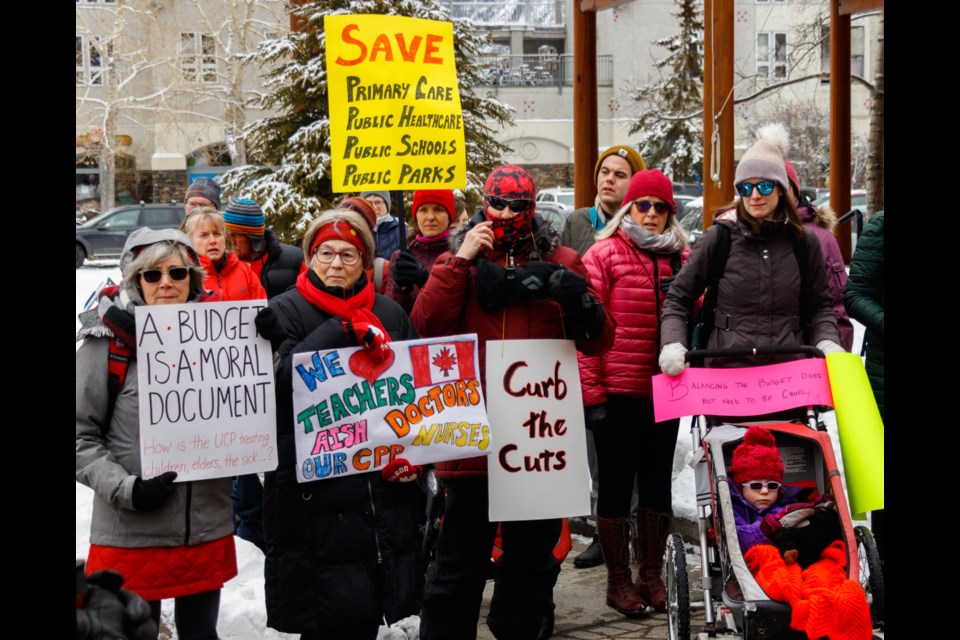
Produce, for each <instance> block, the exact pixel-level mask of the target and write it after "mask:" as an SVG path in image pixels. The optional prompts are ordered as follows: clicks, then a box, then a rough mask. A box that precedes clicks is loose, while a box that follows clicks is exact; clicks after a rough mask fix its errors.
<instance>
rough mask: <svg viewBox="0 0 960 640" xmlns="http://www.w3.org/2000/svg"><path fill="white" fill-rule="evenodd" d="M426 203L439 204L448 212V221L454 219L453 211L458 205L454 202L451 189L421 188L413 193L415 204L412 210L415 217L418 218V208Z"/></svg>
mask: <svg viewBox="0 0 960 640" xmlns="http://www.w3.org/2000/svg"><path fill="white" fill-rule="evenodd" d="M425 204H438V205H440V206H441V207H443V208H444V210H445V211H446V212H447V222H448V223H449V222H450V220H453V211H454V209H455V208H456V205H455V204H454V202H453V191H450V190H449V189H440V190H436V191H434V190H430V189H421V190H420V191H414V193H413V206H412V207H411V209H410V211H411V212H412V213H413V219H414V220H416V219H417V209H419V208H420V207H421V206H422V205H425Z"/></svg>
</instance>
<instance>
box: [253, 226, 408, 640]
mask: <svg viewBox="0 0 960 640" xmlns="http://www.w3.org/2000/svg"><path fill="white" fill-rule="evenodd" d="M303 253H304V258H305V261H306V263H307V270H306V271H304V272H303V273H301V274H300V275H299V277H298V278H297V284H296V287H295V288H294V289H291V290H289V291H287V292H285V293H283V294H281V295H279V296H277V297H274V298H272V299H271V300H270V302H269V305H268V306H267V308H266V309H264V310H262V311H261V312H260V314H259V315H258V316H257V329H258V331H259V332H260V334H261V335H263V336H265V337H267V338H268V339H269V340H270V341H271V343H272V345H273V350H274V363H275V365H276V388H277V449H278V456H279V465H278V466H277V470H276V471H273V472H270V473H267V474H266V478H265V482H264V533H265V534H266V544H267V557H266V565H265V569H264V573H265V579H266V602H267V625H268V626H270V627H272V628H274V629H276V630H278V631H282V632H285V633H299V634H301V636H300V637H301V638H302V639H303V640H310V639H313V638H321V637H322V638H324V639H325V640H327V639H333V638H343V639H348V638H349V639H350V640H353V639H360V640H363V639H369V640H374V639H375V638H376V637H377V633H378V630H379V627H380V625H381V624H382V623H383V620H384V619H386V622H387V623H393V622H395V621H397V620H400V619H402V618H404V617H407V616H410V615H414V614H416V613H417V612H418V611H419V608H420V590H419V588H418V587H419V585H420V584H422V579H421V577H422V575H423V567H422V566H421V565H420V563H419V559H418V551H419V530H418V525H419V524H420V520H421V519H422V516H423V513H424V496H423V492H422V491H421V490H420V489H419V487H418V486H417V483H416V482H410V481H411V480H414V479H415V478H416V472H417V470H416V468H415V467H411V466H410V465H408V464H407V465H405V464H404V462H405V461H402V460H396V461H394V463H391V464H390V465H388V466H387V467H386V468H385V469H384V470H383V471H382V472H380V471H374V472H370V473H363V474H356V475H349V476H344V477H337V478H330V479H325V480H321V481H315V482H308V483H303V484H300V483H298V482H297V477H296V471H295V466H296V446H295V443H294V434H293V425H294V416H293V400H292V393H293V387H292V366H291V361H292V358H293V355H294V354H297V353H304V352H307V353H309V352H314V351H324V350H328V349H335V348H338V347H355V346H362V347H364V349H366V351H367V353H368V354H369V356H370V357H371V358H374V359H377V358H381V357H385V355H386V354H387V353H388V352H389V348H388V347H387V343H388V342H390V341H391V340H411V339H415V338H416V337H417V334H416V332H415V331H414V330H413V327H412V326H411V324H410V320H409V318H407V314H406V313H404V311H403V309H401V308H400V306H399V305H397V303H395V302H394V301H393V300H390V299H389V298H386V297H384V296H381V295H379V294H377V293H375V292H374V290H373V284H372V283H371V282H370V281H369V280H368V279H367V276H366V274H365V272H364V268H365V267H369V266H370V265H371V264H372V263H373V258H374V245H373V235H372V234H371V232H370V227H369V226H368V225H367V224H366V223H365V222H364V220H363V218H362V216H361V215H360V214H358V213H356V212H354V211H344V210H338V211H325V212H324V213H322V214H320V216H319V217H317V218H316V219H315V220H314V221H313V222H312V223H311V224H310V226H309V227H308V229H307V232H306V236H305V237H304V240H303ZM397 463H399V464H397Z"/></svg>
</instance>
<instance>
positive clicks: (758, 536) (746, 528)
mask: <svg viewBox="0 0 960 640" xmlns="http://www.w3.org/2000/svg"><path fill="white" fill-rule="evenodd" d="M761 522H763V521H762V520H757V521H756V522H753V523H751V524H747V523H746V522H742V521H741V520H740V519H739V518H737V538H738V539H739V541H740V553H746V552H747V550H748V549H750V547H753V546H754V545H758V544H770V541H769V540H768V539H767V536H765V535H763V532H762V531H760V523H761Z"/></svg>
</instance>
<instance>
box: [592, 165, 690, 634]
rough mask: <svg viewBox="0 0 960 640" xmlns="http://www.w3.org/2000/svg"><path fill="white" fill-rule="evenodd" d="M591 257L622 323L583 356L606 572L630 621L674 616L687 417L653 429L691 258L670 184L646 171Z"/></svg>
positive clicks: (606, 301)
mask: <svg viewBox="0 0 960 640" xmlns="http://www.w3.org/2000/svg"><path fill="white" fill-rule="evenodd" d="M596 237H597V242H596V243H595V244H594V245H593V246H591V247H590V249H589V250H588V251H587V253H586V254H585V255H584V257H583V262H584V264H586V265H587V271H589V272H590V278H591V280H592V281H593V285H594V287H596V289H597V294H598V295H599V296H600V301H601V302H602V303H603V306H604V308H606V309H607V310H608V312H609V313H610V315H612V316H613V319H614V320H615V321H616V324H617V330H616V339H615V340H614V343H613V347H611V348H610V350H609V351H607V352H606V353H604V354H603V355H600V356H585V355H581V356H580V380H581V385H582V388H583V403H584V407H585V414H586V418H587V426H588V428H590V429H591V431H592V432H593V438H594V445H595V448H596V452H597V469H598V471H599V483H598V487H597V495H598V500H597V535H598V537H599V540H600V548H601V549H602V551H603V560H604V564H606V566H607V604H608V605H610V606H611V607H613V608H614V609H616V610H617V611H619V612H620V613H622V614H624V615H626V616H628V617H639V616H642V615H645V614H646V611H647V606H648V605H649V606H652V607H653V608H654V609H656V610H657V611H665V610H666V589H665V587H664V584H663V582H662V581H661V580H660V569H661V567H662V565H663V552H664V548H665V546H666V541H667V535H668V534H669V531H670V523H671V521H672V518H673V508H672V494H671V490H670V483H671V477H672V471H673V453H674V449H675V447H676V443H677V431H678V429H679V426H680V421H679V420H669V421H666V422H661V423H655V422H654V419H653V399H652V390H651V382H650V380H651V378H652V377H653V375H654V374H656V373H658V370H657V352H658V348H659V326H660V310H661V307H662V305H663V299H664V296H665V293H664V291H665V289H666V283H668V282H669V281H670V279H672V278H673V277H674V276H675V275H676V273H675V272H674V270H675V269H676V268H677V266H678V265H680V264H682V262H683V261H685V260H686V257H687V254H689V253H690V250H689V249H688V248H687V237H686V233H685V232H684V231H683V229H681V228H680V225H679V224H678V223H677V216H676V203H675V202H674V199H673V184H672V183H671V182H670V178H668V177H667V176H665V175H664V174H663V173H661V172H660V171H658V170H657V169H647V170H643V171H638V172H637V173H635V174H634V175H633V177H632V178H631V180H630V183H629V186H628V187H627V192H626V194H625V197H624V199H623V201H622V203H621V207H620V209H619V210H618V211H617V212H616V213H615V214H614V215H613V216H612V217H611V219H610V221H609V222H608V223H607V224H606V226H604V228H603V229H601V230H600V232H599V233H597V236H596ZM634 486H636V488H637V496H638V504H637V519H636V525H637V538H638V543H637V547H638V556H639V568H638V571H637V580H636V584H634V582H633V579H632V576H631V571H630V553H629V544H628V542H629V540H630V501H631V497H632V495H633V491H634Z"/></svg>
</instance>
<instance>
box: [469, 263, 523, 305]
mask: <svg viewBox="0 0 960 640" xmlns="http://www.w3.org/2000/svg"><path fill="white" fill-rule="evenodd" d="M511 275H516V274H511ZM476 277H477V303H478V304H479V305H480V308H481V309H483V310H484V311H486V312H487V313H493V312H494V311H496V310H497V309H503V308H504V307H506V306H507V300H509V298H510V289H512V285H508V283H507V270H506V269H504V268H503V267H501V266H500V265H498V264H496V263H494V262H491V261H489V260H485V259H484V258H480V259H479V260H477V276H476Z"/></svg>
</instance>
